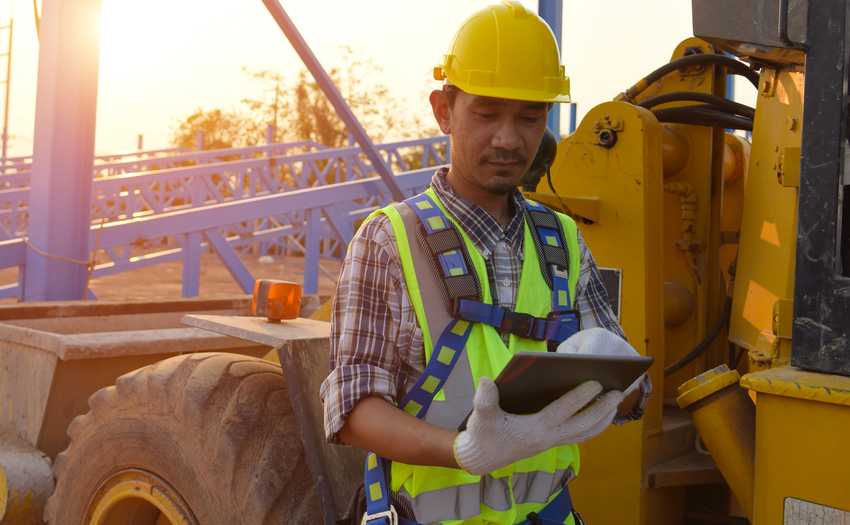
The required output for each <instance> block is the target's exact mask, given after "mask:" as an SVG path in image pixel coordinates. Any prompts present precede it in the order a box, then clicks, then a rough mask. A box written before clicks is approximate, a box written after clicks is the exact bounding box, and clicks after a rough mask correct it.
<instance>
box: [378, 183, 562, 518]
mask: <svg viewBox="0 0 850 525" xmlns="http://www.w3.org/2000/svg"><path fill="white" fill-rule="evenodd" d="M429 192H430V190H429ZM431 197H432V199H433V200H434V202H436V203H437V204H438V205H439V201H438V200H437V199H436V196H435V195H433V193H432V192H431ZM441 207H442V206H441ZM380 213H384V214H386V215H387V216H388V218H389V219H390V221H391V223H392V226H393V231H394V233H395V237H396V240H397V244H398V247H399V255H400V258H401V262H402V267H403V269H404V274H405V281H406V283H407V286H408V292H409V294H410V297H411V301H412V303H413V306H414V310H415V311H416V317H417V321H418V323H419V325H420V327H421V328H422V330H423V335H424V338H425V353H426V362H427V360H429V359H430V358H431V354H432V353H433V344H434V342H435V341H436V340H437V339H438V338H439V336H440V334H441V332H442V330H443V328H444V327H445V326H447V325H448V323H449V321H450V320H451V318H450V317H449V313H448V311H447V309H446V307H445V304H444V301H443V299H442V298H441V296H440V293H439V291H438V287H437V285H436V283H435V281H434V277H433V274H432V273H431V271H430V269H429V267H428V262H427V255H426V254H425V253H424V252H423V251H422V248H421V246H420V245H419V243H418V241H417V240H416V233H415V228H416V224H417V222H418V218H417V217H416V215H415V213H414V212H413V211H412V210H411V209H410V207H409V206H408V205H407V204H404V203H401V204H397V205H394V206H392V207H389V208H385V209H384V210H381V212H380ZM560 218H561V220H562V222H563V224H564V231H565V233H566V237H567V244H568V247H569V249H570V250H571V251H572V253H573V254H577V253H578V246H577V242H576V228H575V225H574V223H572V221H571V220H570V219H568V218H565V217H563V216H561V217H560ZM449 219H451V218H450V217H449ZM460 231H461V234H462V236H463V238H464V241H465V244H466V247H467V250H468V251H469V254H470V257H471V258H472V260H473V263H474V266H475V268H474V271H476V272H477V274H478V276H479V280H480V281H481V284H482V287H484V288H485V290H484V294H483V296H484V297H483V298H484V300H485V301H486V302H490V293H489V283H488V279H487V273H486V267H485V263H484V259H483V257H482V256H481V254H480V253H478V252H477V250H476V249H475V248H474V246H473V245H472V243H471V242H470V241H469V238H468V237H467V236H466V234H465V233H463V231H462V230H460ZM525 236H526V237H525V256H526V260H525V262H524V264H523V270H522V276H521V279H520V286H519V291H518V294H517V308H516V311H518V312H524V313H529V314H531V315H534V316H536V317H545V316H546V314H548V313H549V311H551V309H552V304H551V291H550V290H549V288H548V286H547V285H546V283H545V281H544V280H543V278H542V276H541V275H540V265H539V262H538V260H537V254H536V251H535V249H534V246H533V242H532V241H531V239H530V233H529V231H528V227H527V225H526V228H525ZM571 259H572V260H571V261H570V263H571V264H570V266H571V267H570V272H569V273H570V289H571V290H575V285H576V282H577V280H578V273H579V261H578V259H579V258H578V257H577V256H573V257H572V258H571ZM571 295H572V297H573V298H574V297H575V294H574V293H573V294H571ZM467 348H475V349H476V351H475V352H473V353H471V354H470V353H469V352H467V351H466V349H464V351H463V352H462V354H461V356H460V358H459V359H458V361H457V364H456V365H455V368H454V369H453V371H452V373H451V375H450V376H449V378H448V380H447V381H446V383H445V385H444V386H443V388H442V389H441V390H440V391H439V392H438V393H437V395H436V396H435V399H434V401H433V402H432V403H431V406H430V408H429V409H428V411H427V413H426V415H425V421H427V422H429V423H433V424H436V425H439V426H441V427H443V428H448V429H452V430H454V429H456V428H457V426H458V425H459V424H460V422H461V421H462V420H463V418H465V417H466V415H467V414H468V413H469V412H470V411H471V410H472V399H473V398H474V396H475V385H476V383H477V378H478V377H481V376H489V377H496V375H498V372H499V371H500V370H501V369H502V368H503V367H504V365H505V364H506V363H507V361H508V360H509V359H510V356H511V355H513V353H515V352H517V351H521V350H532V351H534V350H536V351H545V350H546V347H545V343H544V342H536V341H530V340H525V339H522V338H518V337H516V336H513V335H511V336H510V345H509V348H506V347H505V345H504V344H503V343H502V341H501V338H500V337H499V335H498V333H497V332H496V331H495V329H494V328H492V327H490V326H486V325H482V324H480V323H475V324H474V328H473V331H472V334H471V335H470V340H469V341H468V342H467ZM578 466H579V463H578V449H577V447H575V446H568V447H559V448H558V449H553V450H550V451H547V452H544V453H542V454H539V455H537V456H534V457H532V458H529V459H527V460H523V461H520V462H517V463H515V464H513V465H509V466H507V467H505V468H503V469H499V470H498V471H496V472H493V473H491V474H490V475H488V476H483V477H479V476H473V475H471V474H467V473H466V472H463V471H460V470H457V469H445V468H440V467H421V466H413V465H405V464H402V463H393V464H392V467H391V469H392V475H391V483H392V489H393V490H394V491H396V492H398V493H399V494H400V495H402V496H403V497H405V499H408V500H409V501H410V503H411V506H412V507H413V508H414V509H415V513H416V518H417V520H418V521H420V522H424V523H429V522H436V521H454V520H469V521H468V523H481V522H484V521H497V522H502V523H515V522H518V521H522V520H523V519H525V516H526V514H528V513H529V512H537V511H539V510H540V509H542V508H543V507H544V506H545V504H546V502H547V501H549V500H550V499H551V498H552V497H554V495H556V494H557V493H558V492H559V491H560V489H561V488H562V487H563V486H564V485H565V484H566V483H567V482H569V481H570V480H571V479H572V477H574V476H575V474H577V473H578ZM511 494H513V503H511ZM420 513H422V515H420ZM571 522H572V518H571V517H570V518H568V520H567V523H571Z"/></svg>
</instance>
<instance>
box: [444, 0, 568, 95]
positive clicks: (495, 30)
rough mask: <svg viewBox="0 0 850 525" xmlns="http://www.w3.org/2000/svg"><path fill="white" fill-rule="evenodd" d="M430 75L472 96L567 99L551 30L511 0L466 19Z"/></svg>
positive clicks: (566, 90)
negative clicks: (446, 81) (432, 74)
mask: <svg viewBox="0 0 850 525" xmlns="http://www.w3.org/2000/svg"><path fill="white" fill-rule="evenodd" d="M434 78H435V79H436V80H448V82H450V83H452V84H454V85H455V86H457V87H458V88H460V89H462V90H463V91H465V92H467V93H469V94H472V95H480V96H485V97H495V98H508V99H513V100H529V101H533V102H569V101H570V79H569V78H568V77H567V76H566V75H565V74H564V66H562V65H561V59H560V57H559V56H558V44H557V41H556V40H555V35H554V34H553V33H552V30H551V29H550V28H549V25H548V24H546V22H545V21H543V19H542V18H540V17H539V16H537V15H536V14H534V13H532V12H530V11H526V10H525V8H524V7H523V6H522V4H521V3H519V2H516V1H511V0H503V1H502V3H501V4H496V5H491V6H487V7H485V8H484V9H481V10H480V11H477V12H475V13H474V14H473V15H472V16H470V17H469V18H468V19H466V21H465V22H464V23H463V25H461V26H460V29H458V31H457V33H456V34H455V36H454V38H453V39H452V43H451V44H449V49H448V51H447V52H446V54H445V55H443V59H442V61H441V62H440V64H439V65H437V66H435V67H434Z"/></svg>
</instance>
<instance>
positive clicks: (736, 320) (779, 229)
mask: <svg viewBox="0 0 850 525" xmlns="http://www.w3.org/2000/svg"><path fill="white" fill-rule="evenodd" d="M765 82H769V83H770V85H771V86H773V88H772V89H770V90H767V91H766V92H763V93H761V94H760V95H759V97H758V102H757V105H756V119H755V127H754V129H753V145H752V151H751V154H750V166H749V173H748V177H747V188H746V192H747V198H746V201H745V203H744V216H743V219H742V223H741V239H740V251H739V253H738V268H737V270H738V273H737V276H736V286H735V292H734V297H733V302H732V317H731V321H730V327H729V339H730V340H731V341H733V342H735V343H736V344H738V345H740V346H742V347H744V348H746V349H748V350H750V351H751V352H753V351H755V350H756V348H757V346H759V345H758V341H759V339H760V338H762V339H765V338H767V339H770V340H771V341H772V340H773V338H772V337H770V336H769V335H770V334H772V333H773V306H774V303H776V301H778V300H781V299H792V298H793V296H794V256H795V248H796V239H797V188H794V187H786V186H782V185H781V184H780V180H779V179H778V169H779V167H780V164H781V163H780V154H781V153H785V155H787V154H788V153H787V151H788V150H789V149H790V148H799V147H800V136H801V131H800V126H791V125H788V124H786V121H789V119H797V121H799V120H800V117H801V116H802V113H803V106H802V96H803V73H797V72H784V71H783V72H776V71H773V70H770V69H767V70H765V72H764V73H762V84H764V83H765ZM792 127H793V129H792ZM783 160H784V162H785V163H786V164H787V163H788V160H787V159H783ZM780 345H781V343H780ZM780 350H781V348H778V349H777V351H776V352H775V356H773V353H772V352H770V351H765V350H764V349H762V350H761V351H759V352H756V354H753V355H754V356H755V357H756V358H758V357H760V356H761V357H766V358H767V359H766V360H764V359H762V360H761V361H758V363H761V364H760V365H759V364H757V362H755V361H753V364H752V365H751V370H757V369H759V368H761V367H763V366H779V365H782V364H787V363H786V362H785V360H786V358H784V357H783V356H782V355H781V354H782V353H781V352H780Z"/></svg>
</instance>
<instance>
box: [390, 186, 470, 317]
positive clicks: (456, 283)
mask: <svg viewBox="0 0 850 525" xmlns="http://www.w3.org/2000/svg"><path fill="white" fill-rule="evenodd" d="M404 202H405V203H406V204H408V205H409V206H410V207H411V208H412V209H413V211H414V212H415V213H416V215H417V216H418V217H419V221H420V223H419V224H418V225H417V226H416V237H417V239H418V240H419V243H420V245H421V246H422V248H423V250H424V251H425V253H426V254H428V264H429V265H430V267H431V272H432V273H433V274H434V277H435V280H436V281H437V284H438V285H439V287H440V294H441V295H442V296H443V300H444V301H445V302H446V308H447V309H448V311H449V314H453V312H454V308H455V307H454V305H455V304H456V303H457V302H458V301H460V300H461V299H466V300H470V301H481V299H482V292H481V283H480V282H479V281H478V274H477V273H476V272H475V267H474V266H473V265H472V260H471V259H470V258H469V253H468V252H467V250H466V243H464V242H463V238H462V237H461V235H460V232H459V231H457V227H456V226H455V225H454V223H452V221H450V220H449V219H448V218H447V217H446V215H445V213H443V210H442V209H440V207H439V206H438V205H437V203H435V202H434V201H433V200H432V199H431V197H430V196H428V194H426V193H421V194H419V195H417V196H415V197H412V198H410V199H407V200H405V201H404Z"/></svg>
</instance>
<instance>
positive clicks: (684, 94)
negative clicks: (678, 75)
mask: <svg viewBox="0 0 850 525" xmlns="http://www.w3.org/2000/svg"><path fill="white" fill-rule="evenodd" d="M682 100H687V101H693V102H705V103H706V104H711V105H712V106H717V108H719V109H721V110H723V111H726V112H728V113H733V114H735V115H741V116H742V117H746V118H749V119H754V118H755V117H756V110H755V109H754V108H751V107H749V106H745V105H744V104H739V103H738V102H735V101H732V100H729V99H728V98H723V97H718V96H717V95H709V94H708V93H695V92H692V91H677V92H675V93H665V94H663V95H658V96H655V97H650V98H648V99H646V100H644V101H643V102H640V103H638V104H636V105H637V106H640V107H642V108H646V109H652V108H653V107H655V106H658V105H661V104H666V103H668V102H679V101H682ZM667 109H670V108H667Z"/></svg>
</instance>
